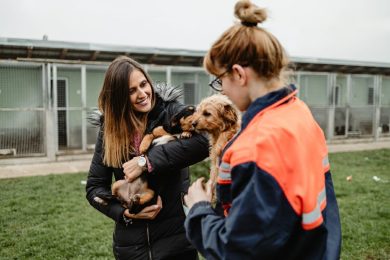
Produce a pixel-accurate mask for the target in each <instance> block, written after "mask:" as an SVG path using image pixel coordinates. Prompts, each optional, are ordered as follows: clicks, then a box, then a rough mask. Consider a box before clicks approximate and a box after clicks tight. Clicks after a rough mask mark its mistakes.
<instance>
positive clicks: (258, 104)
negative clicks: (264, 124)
mask: <svg viewBox="0 0 390 260" xmlns="http://www.w3.org/2000/svg"><path fill="white" fill-rule="evenodd" d="M295 90H296V87H295V86H294V85H293V84H290V85H288V86H286V87H284V88H282V89H279V90H276V91H273V92H270V93H268V94H266V95H264V96H262V97H259V98H257V99H256V100H255V101H253V102H252V104H251V105H250V106H249V107H248V109H247V111H246V112H245V114H244V115H243V117H242V124H241V129H242V130H243V129H244V128H246V127H247V126H248V124H249V122H250V121H251V120H252V119H253V118H254V117H255V115H257V114H258V113H259V112H261V111H263V110H264V109H266V108H267V107H269V106H271V105H273V104H275V103H276V102H278V101H279V100H281V99H283V98H286V97H287V96H289V95H290V94H291V93H292V92H294V91H295ZM287 100H288V99H286V100H285V101H287ZM283 103H284V102H283Z"/></svg>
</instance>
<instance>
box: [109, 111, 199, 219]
mask: <svg viewBox="0 0 390 260" xmlns="http://www.w3.org/2000/svg"><path fill="white" fill-rule="evenodd" d="M194 112H195V107H194V106H186V107H185V108H184V109H182V110H181V111H179V112H178V113H177V114H175V115H174V116H173V117H172V118H171V120H170V122H169V124H166V125H163V126H158V127H156V128H155V129H153V131H152V133H150V134H146V135H145V136H144V138H143V139H142V141H141V144H140V146H139V152H140V154H144V153H145V152H146V151H147V150H148V149H149V147H150V146H151V145H161V144H164V143H167V142H168V141H171V140H174V139H175V138H176V137H175V136H174V135H175V134H176V135H179V136H180V137H181V138H189V137H191V136H192V133H191V131H192V130H193V126H192V121H193V120H192V116H193V114H194ZM112 195H113V196H114V197H115V198H117V199H118V200H119V201H120V202H121V203H122V205H123V206H124V207H125V208H128V209H129V212H130V213H137V212H139V211H140V210H141V209H142V208H144V206H147V205H149V204H152V202H153V201H154V200H152V199H153V198H155V193H154V191H153V190H151V189H150V188H149V187H148V183H147V178H146V175H145V173H143V174H141V176H140V177H138V178H136V179H135V180H134V181H132V182H128V181H127V180H118V181H116V182H114V183H113V185H112Z"/></svg>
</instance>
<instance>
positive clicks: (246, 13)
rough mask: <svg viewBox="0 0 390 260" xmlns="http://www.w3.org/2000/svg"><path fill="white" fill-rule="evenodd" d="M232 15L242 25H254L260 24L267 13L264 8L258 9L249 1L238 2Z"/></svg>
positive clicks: (241, 0)
mask: <svg viewBox="0 0 390 260" xmlns="http://www.w3.org/2000/svg"><path fill="white" fill-rule="evenodd" d="M234 15H235V16H236V17H237V18H238V19H240V20H241V23H242V24H244V25H254V26H256V25H257V24H258V23H262V22H264V21H265V20H266V19H267V12H266V10H265V9H264V8H259V7H258V6H257V5H255V4H253V3H251V2H250V1H249V0H240V1H238V2H237V3H236V5H235V7H234Z"/></svg>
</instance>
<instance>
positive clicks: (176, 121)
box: [171, 115, 179, 127]
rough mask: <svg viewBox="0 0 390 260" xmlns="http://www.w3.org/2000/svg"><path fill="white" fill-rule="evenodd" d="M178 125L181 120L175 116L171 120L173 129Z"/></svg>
mask: <svg viewBox="0 0 390 260" xmlns="http://www.w3.org/2000/svg"><path fill="white" fill-rule="evenodd" d="M178 123H179V120H178V118H177V116H176V115H175V116H173V117H172V118H171V126H172V127H173V126H176V125H178Z"/></svg>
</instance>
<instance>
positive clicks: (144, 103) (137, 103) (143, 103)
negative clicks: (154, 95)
mask: <svg viewBox="0 0 390 260" xmlns="http://www.w3.org/2000/svg"><path fill="white" fill-rule="evenodd" d="M135 104H136V105H139V106H146V105H148V104H149V97H146V98H144V99H142V100H140V101H137V102H136V103H135Z"/></svg>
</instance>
